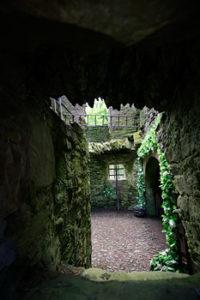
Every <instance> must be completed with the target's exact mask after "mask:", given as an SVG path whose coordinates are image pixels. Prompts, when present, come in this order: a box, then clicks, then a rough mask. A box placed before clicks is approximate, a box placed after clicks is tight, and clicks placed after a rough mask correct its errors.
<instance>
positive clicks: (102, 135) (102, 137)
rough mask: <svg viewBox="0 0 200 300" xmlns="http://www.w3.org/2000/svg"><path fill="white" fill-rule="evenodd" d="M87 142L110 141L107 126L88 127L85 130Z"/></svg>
mask: <svg viewBox="0 0 200 300" xmlns="http://www.w3.org/2000/svg"><path fill="white" fill-rule="evenodd" d="M86 137H87V141H88V142H96V143H98V142H107V141H109V140H110V134H109V128H108V126H88V127H87V129H86Z"/></svg>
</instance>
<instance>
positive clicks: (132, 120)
mask: <svg viewBox="0 0 200 300" xmlns="http://www.w3.org/2000/svg"><path fill="white" fill-rule="evenodd" d="M109 116H110V117H109V124H110V125H111V124H112V125H113V126H118V125H121V126H126V125H127V127H112V126H110V127H109V132H110V138H111V139H119V138H126V137H128V136H131V135H132V134H133V132H134V131H138V129H139V123H140V121H139V119H140V110H139V109H137V108H136V107H135V106H134V104H132V105H130V104H129V103H128V104H126V105H123V104H121V105H120V109H119V110H118V109H113V107H112V106H111V107H109ZM118 116H119V118H118Z"/></svg>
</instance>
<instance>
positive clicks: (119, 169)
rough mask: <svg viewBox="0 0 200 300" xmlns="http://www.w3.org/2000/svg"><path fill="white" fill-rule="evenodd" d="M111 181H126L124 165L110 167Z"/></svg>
mask: <svg viewBox="0 0 200 300" xmlns="http://www.w3.org/2000/svg"><path fill="white" fill-rule="evenodd" d="M109 179H110V180H116V179H117V180H124V179H126V176H125V169H124V166H123V165H122V164H113V165H109Z"/></svg>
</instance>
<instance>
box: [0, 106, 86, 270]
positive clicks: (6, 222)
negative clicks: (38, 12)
mask: <svg viewBox="0 0 200 300" xmlns="http://www.w3.org/2000/svg"><path fill="white" fill-rule="evenodd" d="M23 110H24V111H22V113H19V114H15V119H14V120H13V119H12V116H10V117H9V116H6V117H5V118H4V119H3V120H1V126H0V131H1V134H0V137H1V145H2V147H3V148H2V149H3V151H1V153H0V164H1V170H0V173H1V176H2V180H1V189H0V197H1V202H0V205H1V207H0V208H1V216H0V217H1V219H0V229H1V242H0V250H1V254H2V255H1V258H0V263H1V264H0V266H1V269H2V268H5V267H8V266H9V265H12V263H14V262H15V260H16V258H18V261H17V263H18V265H21V267H23V268H24V267H26V266H28V267H36V268H41V269H48V270H57V269H59V267H60V265H61V262H62V261H65V262H66V263H72V264H74V265H77V266H86V267H89V266H90V257H91V237H90V234H91V233H90V231H91V227H90V188H89V169H88V161H89V154H88V147H87V142H86V139H85V134H84V132H83V131H82V129H80V127H79V126H78V125H74V126H65V124H64V123H63V122H62V121H61V120H60V119H59V117H58V116H57V115H55V114H54V113H53V112H52V111H51V110H49V109H48V107H41V106H38V107H37V110H34V108H33V109H31V110H30V109H28V108H26V107H25V106H24V107H23ZM11 112H12V111H11V110H10V113H11Z"/></svg>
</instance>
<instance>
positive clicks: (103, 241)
mask: <svg viewBox="0 0 200 300" xmlns="http://www.w3.org/2000/svg"><path fill="white" fill-rule="evenodd" d="M161 230H162V224H161V220H160V219H157V218H147V217H146V218H137V217H135V216H134V215H133V213H132V212H119V213H118V212H109V211H107V212H106V211H101V212H93V213H92V267H96V268H102V269H105V270H107V271H111V272H112V271H113V272H114V271H118V270H124V271H126V272H131V271H149V263H150V259H151V258H152V257H153V255H156V254H158V252H159V251H162V250H164V249H166V248H167V245H166V243H165V234H164V233H162V232H161Z"/></svg>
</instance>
